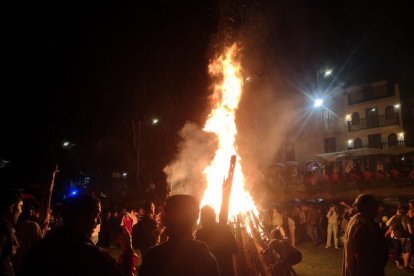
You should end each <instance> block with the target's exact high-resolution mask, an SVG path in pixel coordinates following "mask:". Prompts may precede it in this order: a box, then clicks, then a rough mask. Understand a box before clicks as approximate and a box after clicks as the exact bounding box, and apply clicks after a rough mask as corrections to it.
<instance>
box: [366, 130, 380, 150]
mask: <svg viewBox="0 0 414 276" xmlns="http://www.w3.org/2000/svg"><path fill="white" fill-rule="evenodd" d="M368 147H369V148H377V149H381V148H382V141H381V133H377V134H372V135H368Z"/></svg>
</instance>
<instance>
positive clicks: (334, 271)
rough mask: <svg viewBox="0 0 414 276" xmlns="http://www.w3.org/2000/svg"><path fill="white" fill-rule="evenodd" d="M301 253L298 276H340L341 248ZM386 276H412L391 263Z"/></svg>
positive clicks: (116, 251) (114, 251) (309, 249)
mask: <svg viewBox="0 0 414 276" xmlns="http://www.w3.org/2000/svg"><path fill="white" fill-rule="evenodd" d="M298 249H299V250H300V251H301V252H302V262H301V263H299V264H297V265H295V266H294V267H293V268H294V269H295V271H296V273H297V275H298V276H340V275H342V270H341V266H342V253H343V251H342V248H341V249H335V248H328V249H325V247H324V246H323V245H319V246H313V245H312V244H310V243H304V244H301V245H299V246H298ZM107 250H108V251H109V253H110V254H111V255H112V256H113V257H114V258H117V257H118V256H119V253H120V252H119V249H107ZM385 275H386V276H399V275H414V274H412V273H406V272H405V271H403V270H399V269H398V268H396V266H395V265H394V264H393V263H388V264H387V267H386V269H385Z"/></svg>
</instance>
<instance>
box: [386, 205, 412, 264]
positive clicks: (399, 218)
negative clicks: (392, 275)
mask: <svg viewBox="0 0 414 276" xmlns="http://www.w3.org/2000/svg"><path fill="white" fill-rule="evenodd" d="M390 228H391V230H392V232H393V233H394V236H395V238H397V239H398V240H399V241H400V245H401V251H402V256H403V263H404V269H405V270H407V271H408V270H410V267H409V263H410V257H411V239H410V237H411V236H412V234H413V231H412V229H411V223H410V218H409V217H408V216H407V215H406V214H405V210H404V208H403V207H402V206H399V208H398V210H397V214H396V216H395V217H394V219H393V221H392V222H391V226H390Z"/></svg>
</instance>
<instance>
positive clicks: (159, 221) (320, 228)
mask: <svg viewBox="0 0 414 276" xmlns="http://www.w3.org/2000/svg"><path fill="white" fill-rule="evenodd" d="M404 203H407V202H401V203H397V204H395V205H394V206H392V207H390V206H387V205H386V204H385V203H384V202H381V201H379V200H377V199H376V198H374V197H373V196H371V195H360V196H358V197H357V198H356V200H355V201H354V203H353V205H352V204H351V205H352V206H350V205H348V204H347V203H346V202H344V201H342V202H338V203H336V202H330V203H325V202H323V201H318V202H304V203H300V202H299V203H298V202H296V203H295V204H290V205H289V204H286V205H284V207H283V208H281V207H279V206H278V207H276V208H272V209H269V210H264V211H262V212H261V219H262V222H263V225H264V227H265V232H266V233H267V235H268V237H269V240H268V241H267V242H266V243H265V244H264V247H263V248H262V251H261V254H267V253H268V252H269V251H270V252H273V253H272V255H277V256H278V258H277V259H276V261H275V262H274V263H272V264H270V268H269V269H270V271H272V273H273V275H294V270H293V268H292V266H293V265H295V264H297V263H299V262H300V261H301V259H302V255H301V253H300V251H299V250H298V247H297V245H298V244H300V243H303V242H305V241H307V240H308V241H310V242H312V244H313V245H314V246H321V247H322V245H324V247H325V248H326V249H323V250H339V249H340V248H343V250H344V261H343V275H383V273H384V268H385V265H386V263H387V261H388V260H390V261H392V262H395V264H396V265H397V266H398V267H399V268H401V269H405V270H406V271H409V272H411V271H413V268H414V258H413V252H412V250H413V248H414V246H413V245H412V238H413V233H414V201H409V202H408V203H407V206H405V204H404ZM0 207H1V218H2V219H1V224H0V275H29V274H34V275H56V274H58V275H129V276H131V275H136V274H137V272H138V273H139V275H144V276H147V275H213V276H214V275H225V276H226V275H229V276H230V275H235V269H237V267H236V266H235V263H234V260H235V259H234V258H235V256H237V254H240V252H239V251H240V247H239V245H238V243H237V242H236V239H235V235H234V230H233V228H232V227H231V225H228V224H223V223H219V222H217V221H216V217H217V214H216V213H215V211H214V209H213V208H211V207H210V206H204V207H203V208H201V210H200V206H199V203H198V202H197V201H196V200H195V198H194V197H192V196H190V195H174V196H171V197H169V198H167V200H166V203H165V205H160V206H159V207H158V208H155V205H154V204H153V203H152V202H144V203H143V204H142V206H141V208H140V209H138V211H134V210H131V211H130V212H128V211H127V210H126V209H123V210H122V211H121V212H120V213H118V212H116V211H115V212H111V211H105V212H103V214H104V216H103V218H102V219H101V211H102V210H101V202H100V201H99V200H98V199H97V198H95V197H93V196H91V195H87V194H80V195H76V196H74V197H69V198H67V199H65V201H64V202H63V204H62V205H57V206H55V208H54V209H53V211H50V213H49V216H48V219H49V223H46V224H45V223H42V220H41V218H40V217H39V215H36V213H37V211H36V208H34V207H33V206H31V205H30V204H27V205H24V204H23V199H22V198H21V197H20V195H19V193H18V192H3V193H1V200H0ZM199 216H200V220H199V221H198V218H199ZM196 225H197V227H195V226H196ZM97 229H98V230H97ZM195 229H196V230H195ZM94 237H97V238H94ZM111 247H117V248H119V250H118V251H120V252H121V254H120V255H119V257H118V258H117V259H116V260H115V259H113V258H112V257H111V256H110V255H109V254H108V253H107V252H108V250H103V249H102V248H111ZM331 247H332V248H335V249H330V248H331ZM137 270H138V271H137Z"/></svg>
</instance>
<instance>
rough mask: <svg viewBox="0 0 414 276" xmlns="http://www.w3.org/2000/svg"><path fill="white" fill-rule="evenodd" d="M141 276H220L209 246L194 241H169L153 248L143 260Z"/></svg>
mask: <svg viewBox="0 0 414 276" xmlns="http://www.w3.org/2000/svg"><path fill="white" fill-rule="evenodd" d="M139 275H140V276H219V275H220V274H219V271H218V267H217V263H216V260H215V258H214V256H213V255H212V254H211V252H210V250H209V249H208V247H207V245H206V244H205V243H204V242H202V241H197V240H193V239H185V240H169V241H167V242H165V243H163V244H161V245H158V246H155V247H153V248H151V249H150V250H149V251H148V253H147V254H146V255H145V256H144V258H143V263H142V267H141V270H140V273H139Z"/></svg>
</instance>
